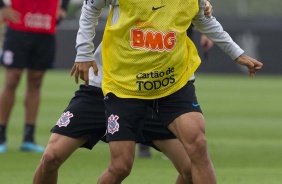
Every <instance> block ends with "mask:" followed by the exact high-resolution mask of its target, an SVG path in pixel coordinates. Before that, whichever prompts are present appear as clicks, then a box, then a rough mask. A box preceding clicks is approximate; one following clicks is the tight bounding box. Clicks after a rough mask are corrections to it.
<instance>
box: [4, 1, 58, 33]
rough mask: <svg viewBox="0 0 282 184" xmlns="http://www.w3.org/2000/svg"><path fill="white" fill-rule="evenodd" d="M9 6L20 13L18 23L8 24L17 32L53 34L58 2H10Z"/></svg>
mask: <svg viewBox="0 0 282 184" xmlns="http://www.w3.org/2000/svg"><path fill="white" fill-rule="evenodd" d="M11 6H12V8H13V9H15V10H16V11H18V12H20V14H21V18H20V22H19V23H13V22H9V26H10V28H12V29H14V30H18V31H27V32H35V33H47V34H54V33H55V29H56V22H57V11H58V8H59V0H11Z"/></svg>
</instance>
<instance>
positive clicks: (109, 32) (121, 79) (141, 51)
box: [102, 0, 201, 99]
mask: <svg viewBox="0 0 282 184" xmlns="http://www.w3.org/2000/svg"><path fill="white" fill-rule="evenodd" d="M119 8H120V15H119V20H118V21H117V23H116V24H114V25H110V22H111V21H112V15H113V10H111V12H110V16H109V18H108V22H107V24H106V28H105V32H104V37H103V44H102V59H103V74H104V78H103V82H102V89H103V92H104V95H106V94H108V93H110V92H112V93H114V94H115V95H116V96H118V97H121V98H141V99H154V98H161V97H165V96H167V95H170V94H172V93H174V92H176V91H177V90H179V89H180V88H182V87H183V86H184V85H185V84H186V83H187V82H188V80H189V78H190V76H191V75H192V74H193V73H194V72H195V70H196V69H197V67H198V66H199V65H200V62H201V61H200V58H199V56H198V53H197V50H196V47H195V45H194V44H193V42H192V41H191V40H190V39H189V38H188V37H187V36H186V29H187V28H188V27H189V26H190V24H191V20H192V18H193V17H194V16H195V15H196V13H198V11H199V5H198V0H189V1H188V0H158V1H156V0H154V1H153V0H119Z"/></svg>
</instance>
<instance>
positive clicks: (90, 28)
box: [75, 0, 111, 62]
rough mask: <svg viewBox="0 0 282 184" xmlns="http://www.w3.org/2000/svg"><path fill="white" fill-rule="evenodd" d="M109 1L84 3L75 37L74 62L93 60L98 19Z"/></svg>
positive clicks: (97, 0)
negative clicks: (75, 52)
mask: <svg viewBox="0 0 282 184" xmlns="http://www.w3.org/2000/svg"><path fill="white" fill-rule="evenodd" d="M110 3H111V0H94V1H90V0H88V1H84V3H83V6H82V8H81V16H80V19H79V30H78V32H77V37H76V46H75V48H76V50H77V54H76V58H75V62H86V61H93V60H94V55H93V52H94V49H95V47H94V43H93V39H94V37H95V29H96V26H97V25H98V18H99V16H100V14H101V11H102V9H103V8H104V7H105V6H107V5H109V4H110Z"/></svg>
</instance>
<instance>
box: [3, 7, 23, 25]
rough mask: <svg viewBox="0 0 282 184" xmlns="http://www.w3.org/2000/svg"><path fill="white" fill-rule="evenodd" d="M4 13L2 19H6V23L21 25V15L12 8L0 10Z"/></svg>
mask: <svg viewBox="0 0 282 184" xmlns="http://www.w3.org/2000/svg"><path fill="white" fill-rule="evenodd" d="M0 10H1V13H2V17H3V18H4V19H5V21H8V22H13V23H19V22H20V17H21V14H20V13H19V12H17V11H16V10H14V9H13V8H12V7H10V6H5V7H3V8H1V9H0Z"/></svg>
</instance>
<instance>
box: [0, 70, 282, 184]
mask: <svg viewBox="0 0 282 184" xmlns="http://www.w3.org/2000/svg"><path fill="white" fill-rule="evenodd" d="M281 77H282V76H266V75H259V74H258V76H256V77H255V78H250V77H248V76H246V75H243V74H242V75H206V74H197V81H196V83H195V85H196V90H197V95H198V100H199V102H200V104H201V107H202V110H203V111H204V115H205V118H206V125H207V139H208V144H209V152H210V155H211V158H212V160H213V163H214V166H215V169H216V173H217V178H218V183H219V184H281V182H282V110H281V104H282V85H281V84H282V80H281V79H282V78H281ZM3 78H4V71H3V69H0V85H1V86H2V85H3V81H4V79H3ZM73 81H74V80H73V78H70V77H69V75H68V71H50V72H48V73H47V75H46V78H45V82H44V85H43V94H42V102H41V107H40V113H39V117H38V126H37V131H36V139H37V142H38V143H40V144H42V145H46V143H47V141H48V138H49V136H50V133H49V130H50V128H51V127H52V126H53V125H54V124H55V123H56V121H57V119H58V118H59V116H60V115H61V113H62V111H63V110H64V108H65V107H66V105H67V104H68V102H69V99H70V98H71V97H72V96H73V94H74V91H75V90H76V89H77V88H78V85H76V84H74V82H73ZM24 87H25V78H23V79H22V81H21V86H20V87H19V90H18V92H17V101H16V104H15V107H14V109H13V112H12V117H11V119H10V124H9V128H8V152H7V153H6V154H1V155H0V183H1V184H31V183H32V177H33V172H34V170H35V168H36V165H37V163H38V162H39V159H40V157H41V155H40V154H35V153H24V152H20V151H19V145H20V143H21V140H22V131H23V105H22V101H23V93H24V90H25V88H24ZM108 159H109V151H108V146H107V144H105V143H99V144H98V145H97V146H96V147H95V148H94V149H93V150H92V151H88V150H86V149H79V150H78V151H77V152H76V153H75V154H74V155H72V157H71V158H70V159H69V160H68V161H67V162H66V163H65V164H64V165H63V166H62V168H61V170H60V176H59V183H60V184H89V183H96V181H97V178H98V176H99V175H100V174H101V172H102V171H103V170H104V169H105V168H106V166H107V164H108ZM176 175H177V173H176V171H175V169H174V168H173V166H172V164H171V163H170V162H169V161H168V160H163V159H162V154H161V153H159V152H157V151H153V157H152V158H151V159H140V158H136V160H135V163H134V167H133V171H132V173H131V175H130V176H129V177H128V178H127V179H126V180H125V181H124V182H123V183H125V184H172V183H174V179H175V177H176Z"/></svg>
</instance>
